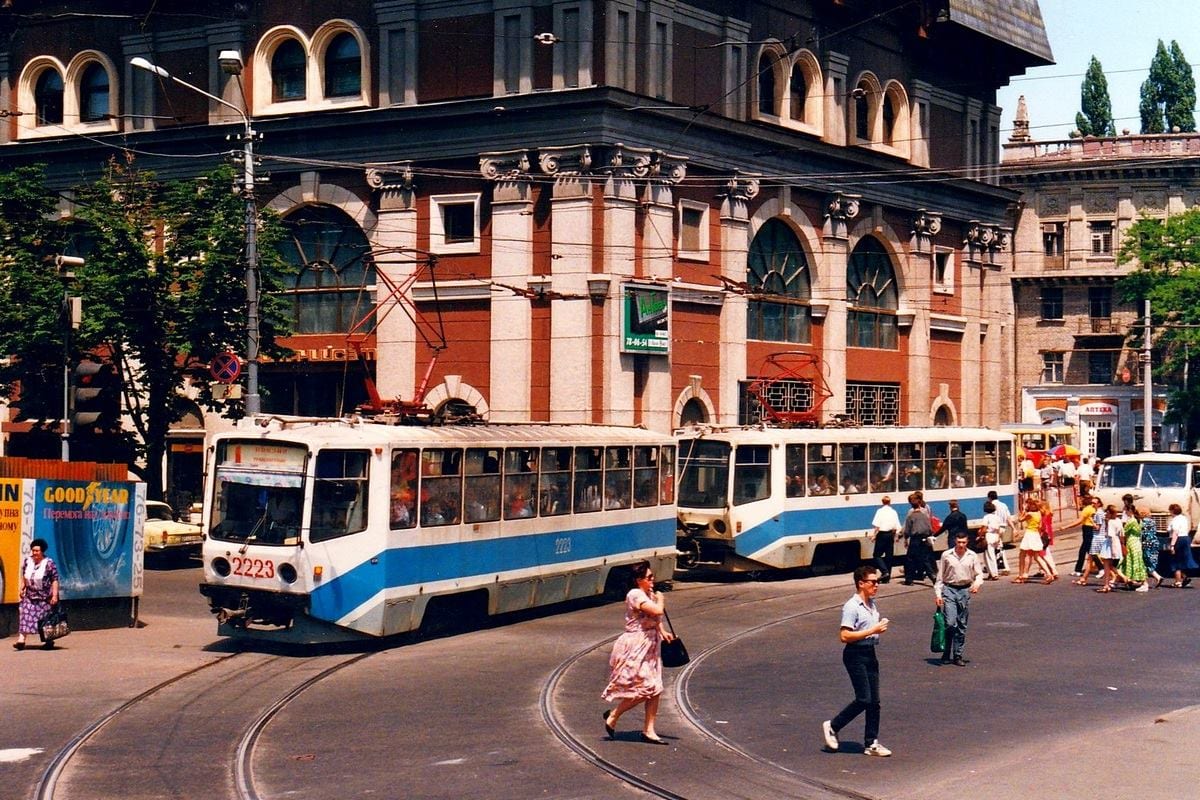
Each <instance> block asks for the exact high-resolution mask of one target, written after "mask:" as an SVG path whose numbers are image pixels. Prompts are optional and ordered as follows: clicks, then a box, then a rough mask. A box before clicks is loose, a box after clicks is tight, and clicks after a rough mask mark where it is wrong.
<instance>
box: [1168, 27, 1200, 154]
mask: <svg viewBox="0 0 1200 800" xmlns="http://www.w3.org/2000/svg"><path fill="white" fill-rule="evenodd" d="M1163 100H1164V101H1165V105H1166V108H1165V109H1164V110H1165V112H1166V117H1167V130H1169V131H1170V130H1174V129H1175V128H1179V130H1181V131H1188V132H1190V131H1194V130H1196V78H1195V77H1194V76H1193V75H1192V65H1191V64H1189V63H1188V61H1187V58H1185V57H1184V55H1183V48H1181V47H1180V46H1179V42H1177V41H1174V40H1172V41H1171V92H1170V94H1169V95H1168V96H1167V97H1164V98H1163Z"/></svg>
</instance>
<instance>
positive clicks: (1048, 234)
mask: <svg viewBox="0 0 1200 800" xmlns="http://www.w3.org/2000/svg"><path fill="white" fill-rule="evenodd" d="M1028 128H1029V117H1028V114H1027V113H1026V112H1025V110H1024V108H1023V98H1022V105H1021V106H1019V107H1018V113H1017V117H1016V130H1015V132H1014V134H1013V136H1012V137H1011V138H1010V140H1009V141H1008V142H1007V143H1005V144H1004V157H1003V162H1004V166H1005V170H1004V178H1003V179H1002V181H1001V183H1002V184H1003V185H1005V186H1009V187H1011V188H1014V189H1017V190H1019V191H1020V192H1021V193H1022V199H1021V203H1020V205H1019V213H1018V214H1017V222H1016V233H1015V238H1014V248H1013V250H1014V254H1013V262H1014V263H1013V266H1014V271H1013V275H1012V291H1013V304H1014V307H1015V313H1016V318H1015V325H1014V327H1013V332H1014V360H1013V364H1014V367H1013V374H1014V375H1015V376H1016V380H1015V382H1014V388H1013V391H1014V394H1015V398H1014V402H1015V404H1016V407H1017V409H1018V417H1019V419H1020V420H1021V421H1023V422H1066V423H1068V424H1071V425H1074V426H1076V428H1077V430H1078V432H1079V437H1078V441H1079V442H1080V445H1081V449H1082V450H1084V451H1085V452H1088V453H1092V454H1095V455H1098V456H1101V457H1104V456H1106V455H1111V454H1115V453H1121V452H1124V451H1128V450H1140V449H1141V448H1142V445H1143V428H1142V426H1143V425H1144V424H1145V422H1144V420H1145V413H1144V411H1145V409H1144V405H1145V403H1144V400H1143V395H1144V387H1143V384H1142V368H1141V360H1140V355H1141V348H1142V346H1143V345H1142V338H1141V327H1140V326H1141V323H1142V319H1141V315H1142V314H1143V313H1144V312H1143V309H1142V308H1141V307H1136V306H1135V305H1132V304H1128V303H1123V302H1122V301H1121V299H1120V298H1119V296H1118V295H1117V293H1116V292H1115V289H1114V286H1115V284H1116V281H1117V279H1118V278H1120V277H1121V276H1122V275H1124V274H1125V273H1127V272H1128V271H1129V270H1130V269H1131V268H1132V267H1133V266H1134V265H1132V264H1120V263H1118V260H1117V251H1118V250H1119V249H1120V245H1121V241H1122V239H1123V237H1124V235H1125V232H1126V231H1127V230H1128V228H1129V226H1130V225H1131V224H1133V223H1134V222H1135V221H1136V220H1137V219H1139V218H1141V217H1144V216H1150V217H1158V218H1163V219H1165V218H1166V217H1167V216H1168V215H1171V214H1178V213H1180V212H1182V211H1184V210H1186V209H1188V208H1192V207H1194V206H1196V205H1197V204H1198V203H1200V135H1197V134H1195V133H1187V134H1159V135H1145V136H1143V135H1131V134H1129V133H1128V131H1126V132H1124V133H1122V135H1120V136H1116V137H1105V138H1095V137H1087V138H1085V139H1078V138H1076V139H1066V140H1061V141H1047V142H1037V141H1033V140H1032V139H1031V138H1029V136H1028ZM1152 388H1153V390H1154V391H1153V397H1154V403H1153V405H1154V407H1153V410H1152V414H1151V425H1152V428H1151V431H1152V435H1153V441H1154V444H1155V449H1178V448H1179V447H1180V442H1179V431H1178V428H1177V427H1176V426H1174V425H1167V426H1166V427H1165V428H1164V427H1163V424H1162V418H1163V412H1164V411H1165V409H1166V392H1165V390H1164V387H1152Z"/></svg>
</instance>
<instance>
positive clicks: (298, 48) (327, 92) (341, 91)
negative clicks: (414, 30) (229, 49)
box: [251, 19, 411, 114]
mask: <svg viewBox="0 0 1200 800" xmlns="http://www.w3.org/2000/svg"><path fill="white" fill-rule="evenodd" d="M389 33H395V31H389ZM393 45H394V46H397V47H400V48H402V50H401V52H400V53H399V54H398V55H399V56H400V57H399V59H398V63H392V55H393V54H392V53H390V52H389V53H388V81H389V88H390V83H391V82H392V75H391V71H392V70H393V69H397V70H399V74H398V75H397V76H396V77H398V78H399V79H400V84H399V85H398V86H396V87H395V88H396V89H397V90H398V91H399V93H400V94H401V97H399V98H391V97H389V98H388V101H389V102H393V101H394V100H396V99H398V100H400V101H401V102H403V100H404V98H405V97H407V89H406V85H405V83H404V81H406V80H410V79H411V76H409V75H408V74H407V66H408V64H409V60H410V56H409V54H408V53H406V52H404V50H406V49H407V47H408V45H409V42H408V40H407V39H406V38H405V37H404V36H403V35H401V36H398V37H396V38H392V37H391V36H389V38H388V41H387V47H389V48H391V47H392V46H393ZM370 60H371V59H370V52H369V48H368V45H367V39H366V36H365V34H364V33H363V31H362V30H361V29H360V28H359V27H358V26H357V25H355V24H354V23H353V22H350V21H348V20H342V19H335V20H329V21H328V22H326V23H324V24H322V25H321V26H320V27H319V28H318V29H317V30H316V32H315V33H314V34H313V36H312V38H311V39H309V38H308V37H306V36H305V34H304V33H303V32H302V31H301V30H300V29H298V28H295V27H293V26H288V25H281V26H279V27H276V28H272V29H271V30H269V31H267V32H266V33H265V34H263V36H262V38H261V39H259V42H258V45H257V47H256V48H255V52H254V61H253V70H252V71H251V74H252V75H253V80H254V92H253V94H252V95H251V96H252V97H253V98H254V109H253V113H255V114H282V113H294V112H296V111H308V110H312V111H316V110H320V109H328V108H345V107H346V106H348V105H365V104H366V103H367V102H368V97H369V95H370V72H369V69H368V65H369V64H370Z"/></svg>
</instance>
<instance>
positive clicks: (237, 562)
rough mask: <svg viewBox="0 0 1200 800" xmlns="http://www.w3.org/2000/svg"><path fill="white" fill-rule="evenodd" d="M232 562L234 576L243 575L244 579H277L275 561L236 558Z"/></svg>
mask: <svg viewBox="0 0 1200 800" xmlns="http://www.w3.org/2000/svg"><path fill="white" fill-rule="evenodd" d="M230 560H231V561H232V562H233V563H232V566H233V574H234V575H241V576H242V577H243V578H274V577H275V562H274V561H267V560H265V559H261V558H239V557H237V556H234V557H233V558H232V559H230Z"/></svg>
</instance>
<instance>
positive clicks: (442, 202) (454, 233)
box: [429, 194, 479, 253]
mask: <svg viewBox="0 0 1200 800" xmlns="http://www.w3.org/2000/svg"><path fill="white" fill-rule="evenodd" d="M429 206H430V208H429V249H430V250H431V251H432V252H434V253H478V252H479V195H478V194H446V195H434V196H433V197H430V198H429Z"/></svg>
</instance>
